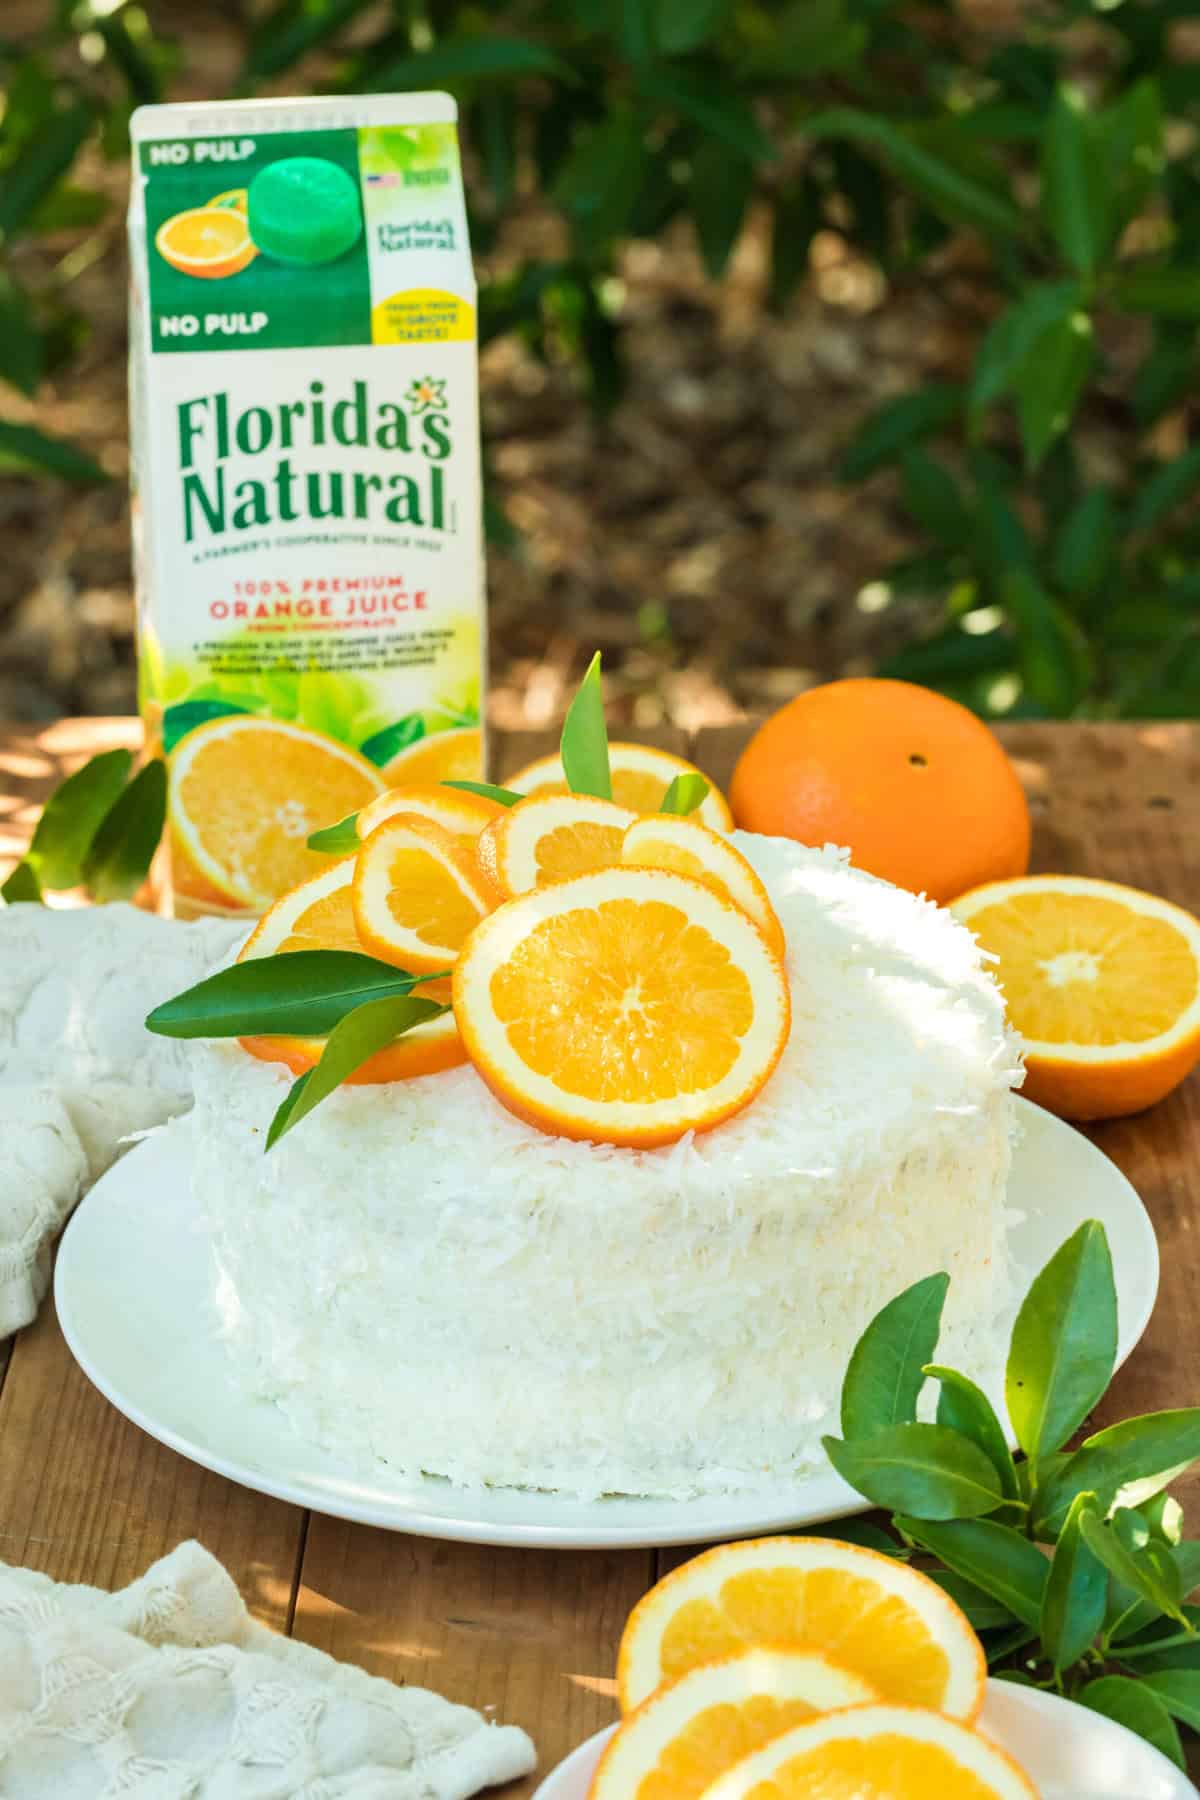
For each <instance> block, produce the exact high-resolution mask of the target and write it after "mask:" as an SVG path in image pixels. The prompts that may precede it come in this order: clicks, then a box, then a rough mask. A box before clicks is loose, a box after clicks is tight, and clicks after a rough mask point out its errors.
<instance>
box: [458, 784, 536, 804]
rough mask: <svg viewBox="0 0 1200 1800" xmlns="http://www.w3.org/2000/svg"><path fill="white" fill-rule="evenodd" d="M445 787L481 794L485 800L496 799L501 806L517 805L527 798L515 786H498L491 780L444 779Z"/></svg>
mask: <svg viewBox="0 0 1200 1800" xmlns="http://www.w3.org/2000/svg"><path fill="white" fill-rule="evenodd" d="M442 786H443V787H449V788H458V789H459V790H460V792H462V793H464V794H479V795H480V796H481V797H482V798H483V799H484V800H495V801H496V802H497V804H498V805H500V806H515V805H516V804H517V801H518V800H523V799H524V798H525V796H524V794H518V793H517V790H516V789H515V788H506V787H497V786H496V785H495V783H494V782H491V781H443V783H442Z"/></svg>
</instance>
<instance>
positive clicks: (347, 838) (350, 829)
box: [304, 812, 360, 856]
mask: <svg viewBox="0 0 1200 1800" xmlns="http://www.w3.org/2000/svg"><path fill="white" fill-rule="evenodd" d="M304 841H305V844H306V846H307V848H308V849H309V850H318V851H320V853H321V855H322V856H348V855H349V854H350V852H351V851H352V850H357V849H358V846H359V841H360V840H359V836H358V814H357V813H356V812H352V813H347V814H346V816H345V818H344V819H339V820H338V822H337V824H336V825H326V826H325V828H324V829H323V830H322V831H314V832H312V833H311V834H310V835H309V836H308V837H307V838H306V839H305V840H304Z"/></svg>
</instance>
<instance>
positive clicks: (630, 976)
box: [491, 900, 754, 1104]
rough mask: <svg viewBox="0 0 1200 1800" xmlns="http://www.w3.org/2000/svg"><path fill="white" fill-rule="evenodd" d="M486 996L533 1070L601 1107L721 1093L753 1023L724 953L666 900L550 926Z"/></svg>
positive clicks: (604, 907) (582, 913)
mask: <svg viewBox="0 0 1200 1800" xmlns="http://www.w3.org/2000/svg"><path fill="white" fill-rule="evenodd" d="M491 1001H492V1005H493V1007H494V1009H495V1013H496V1017H497V1018H498V1020H499V1021H500V1023H501V1024H502V1025H503V1026H504V1027H505V1028H506V1031H507V1035H508V1040H509V1043H510V1045H511V1046H512V1048H513V1050H514V1051H515V1052H516V1054H517V1055H518V1056H519V1057H520V1058H521V1060H522V1061H523V1062H524V1063H525V1064H526V1065H527V1067H529V1068H530V1069H533V1070H534V1071H535V1072H536V1073H537V1074H539V1075H544V1076H547V1077H550V1078H552V1079H553V1081H554V1082H555V1085H556V1086H558V1087H559V1088H561V1089H562V1090H563V1091H564V1092H565V1093H569V1094H572V1095H578V1096H583V1097H586V1098H588V1099H594V1100H602V1101H605V1102H618V1101H628V1102H634V1103H637V1104H646V1103H648V1102H653V1101H660V1100H669V1099H673V1098H675V1097H676V1096H678V1095H680V1094H685V1093H691V1092H695V1091H701V1090H705V1089H709V1088H712V1087H715V1086H716V1084H717V1083H718V1082H719V1081H721V1080H722V1079H723V1078H724V1077H725V1076H726V1075H727V1074H728V1073H729V1071H730V1069H731V1068H732V1067H733V1066H734V1064H735V1062H736V1061H737V1058H738V1054H739V1051H740V1048H741V1039H742V1038H743V1037H744V1036H745V1034H746V1032H747V1031H749V1029H750V1027H751V1025H752V1023H753V1019H754V1000H753V995H752V992H751V988H750V984H749V982H748V981H747V979H746V976H745V975H744V974H743V972H742V971H741V969H739V968H738V967H737V966H736V965H735V964H734V963H733V961H732V959H731V958H730V955H729V952H728V951H727V950H726V949H725V948H724V946H723V945H721V944H719V943H717V941H716V940H715V939H714V938H713V937H711V936H710V935H709V933H708V932H707V931H705V930H704V929H703V928H702V927H701V926H698V925H695V924H693V923H692V922H691V921H690V920H689V919H688V917H687V915H686V913H684V912H683V911H682V910H681V909H680V908H678V907H675V906H671V905H668V904H665V903H663V902H661V901H633V900H606V901H603V902H602V903H601V904H600V905H599V906H597V907H594V908H590V909H587V910H582V909H580V910H577V911H572V912H569V913H564V914H562V915H560V916H559V917H557V918H550V919H546V920H544V921H543V922H542V923H541V924H539V925H537V926H535V927H534V929H533V930H532V931H530V933H529V934H528V936H527V937H526V938H525V939H524V940H523V941H522V942H521V943H520V944H518V945H517V947H516V948H515V949H514V951H513V953H512V956H511V957H510V958H509V960H508V961H507V962H506V964H505V965H504V967H503V968H500V969H497V971H496V972H495V974H494V975H493V976H492V980H491Z"/></svg>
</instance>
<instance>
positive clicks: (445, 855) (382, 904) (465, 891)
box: [354, 813, 494, 975]
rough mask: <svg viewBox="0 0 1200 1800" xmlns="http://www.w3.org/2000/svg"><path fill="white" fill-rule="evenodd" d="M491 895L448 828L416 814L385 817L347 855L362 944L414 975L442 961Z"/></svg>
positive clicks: (451, 954)
mask: <svg viewBox="0 0 1200 1800" xmlns="http://www.w3.org/2000/svg"><path fill="white" fill-rule="evenodd" d="M493 898H494V896H493V895H492V894H490V893H489V891H488V889H487V887H486V886H485V884H484V881H483V878H482V877H481V876H480V874H479V873H478V871H477V870H476V867H475V865H474V862H473V860H472V859H471V858H470V857H468V856H466V855H464V853H463V851H462V850H461V849H460V848H459V844H458V840H457V838H456V837H455V835H454V833H453V832H451V831H447V830H446V829H445V827H444V826H442V825H439V824H438V823H437V821H436V820H434V819H426V818H423V817H422V816H421V814H419V813H396V814H395V816H394V817H393V818H390V819H387V820H385V821H384V823H383V824H382V825H380V826H379V827H378V828H377V829H376V830H375V831H373V832H372V833H371V835H370V837H369V838H366V839H365V840H364V842H363V845H362V848H361V849H360V850H359V852H358V855H357V857H356V858H355V870H354V922H355V926H356V928H357V930H358V936H359V941H360V942H361V944H362V947H363V949H364V950H367V951H369V952H370V954H371V955H372V956H378V957H380V958H381V959H382V960H383V961H384V962H390V963H396V964H398V965H399V966H400V967H401V968H403V969H411V970H412V972H413V973H414V974H417V975H420V974H427V973H429V972H430V971H432V970H434V969H445V968H447V967H449V965H450V964H451V963H452V962H453V961H454V959H455V957H456V956H457V955H458V953H459V951H460V949H461V948H462V945H463V942H464V940H465V939H466V937H467V936H468V934H469V933H470V932H471V931H472V930H473V929H474V927H475V926H476V925H478V923H479V921H480V920H481V919H482V918H483V917H484V915H485V913H487V912H488V911H489V909H490V907H491V905H492V901H493Z"/></svg>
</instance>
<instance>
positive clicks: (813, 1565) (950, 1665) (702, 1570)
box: [617, 1537, 987, 1792]
mask: <svg viewBox="0 0 1200 1800" xmlns="http://www.w3.org/2000/svg"><path fill="white" fill-rule="evenodd" d="M764 1643H767V1644H773V1645H778V1646H787V1647H790V1648H794V1649H798V1650H819V1651H821V1652H822V1653H823V1654H825V1655H827V1656H829V1657H831V1658H832V1660H833V1661H834V1662H836V1663H838V1664H839V1666H840V1667H842V1668H844V1669H849V1670H850V1671H851V1673H853V1674H855V1675H859V1676H861V1677H862V1679H863V1680H864V1681H867V1682H869V1683H870V1684H871V1685H872V1686H873V1687H874V1688H875V1689H876V1690H877V1691H878V1693H879V1694H880V1695H881V1696H882V1697H883V1699H885V1700H888V1701H895V1702H897V1703H899V1704H902V1705H908V1706H929V1707H933V1708H936V1710H937V1711H939V1712H943V1713H947V1714H949V1715H950V1716H951V1717H952V1718H956V1719H968V1720H969V1719H974V1718H975V1717H976V1715H977V1714H978V1712H979V1709H980V1707H981V1706H982V1704H983V1695H984V1682H985V1680H986V1677H987V1665H986V1663H985V1661H984V1655H983V1650H982V1648H981V1647H980V1643H979V1639H978V1638H977V1637H976V1636H975V1633H974V1632H973V1631H972V1629H971V1627H970V1625H969V1623H968V1622H967V1619H966V1616H965V1614H964V1613H963V1612H962V1611H961V1610H960V1609H959V1607H957V1606H956V1605H955V1604H954V1602H953V1600H951V1599H950V1597H949V1596H948V1595H947V1594H944V1593H943V1592H942V1590H941V1588H940V1587H938V1586H937V1584H936V1582H932V1581H930V1580H929V1579H928V1577H927V1576H925V1575H921V1574H919V1573H918V1572H917V1571H916V1570H915V1569H912V1568H910V1567H909V1566H908V1564H907V1563H903V1562H900V1561H898V1560H897V1559H896V1558H895V1557H891V1556H883V1555H882V1554H881V1553H880V1552H879V1551H877V1550H863V1549H860V1548H859V1546H858V1545H857V1544H843V1543H838V1542H835V1541H834V1540H832V1539H830V1538H806V1537H781V1538H757V1539H752V1540H751V1541H750V1542H748V1543H742V1544H724V1545H721V1546H720V1547H719V1548H718V1549H716V1550H709V1551H706V1552H705V1554H704V1555H703V1556H698V1557H696V1558H695V1560H694V1561H692V1562H689V1563H684V1565H683V1566H682V1568H679V1569H676V1570H674V1571H673V1573H672V1574H670V1575H667V1576H665V1577H664V1578H663V1580H662V1581H660V1582H659V1583H658V1585H657V1587H653V1588H651V1589H650V1592H649V1593H648V1594H646V1595H645V1596H644V1597H643V1599H641V1600H640V1601H639V1602H638V1604H637V1606H635V1607H634V1609H633V1611H632V1613H630V1615H629V1622H628V1624H627V1625H626V1627H625V1633H624V1636H623V1637H622V1639H621V1648H620V1653H619V1656H618V1659H617V1687H618V1691H619V1693H620V1698H621V1710H622V1711H623V1712H629V1711H631V1710H632V1709H633V1708H634V1707H635V1706H640V1705H641V1703H642V1701H643V1700H645V1699H647V1698H648V1696H649V1695H650V1694H652V1693H653V1692H654V1690H655V1688H656V1687H658V1685H659V1683H660V1682H662V1681H667V1680H671V1679H672V1678H674V1677H677V1676H680V1675H683V1674H685V1673H686V1672H687V1671H688V1670H689V1669H694V1668H695V1667H696V1666H697V1665H698V1664H699V1663H704V1662H708V1661H710V1660H711V1659H712V1658H714V1657H718V1656H728V1655H729V1654H731V1653H732V1652H734V1651H736V1650H741V1649H745V1648H746V1647H747V1646H750V1645H754V1644H764ZM834 1791H835V1792H836V1790H834ZM933 1791H935V1790H932V1789H931V1790H930V1792H933Z"/></svg>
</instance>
